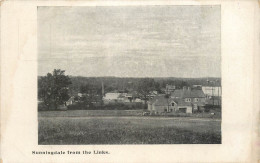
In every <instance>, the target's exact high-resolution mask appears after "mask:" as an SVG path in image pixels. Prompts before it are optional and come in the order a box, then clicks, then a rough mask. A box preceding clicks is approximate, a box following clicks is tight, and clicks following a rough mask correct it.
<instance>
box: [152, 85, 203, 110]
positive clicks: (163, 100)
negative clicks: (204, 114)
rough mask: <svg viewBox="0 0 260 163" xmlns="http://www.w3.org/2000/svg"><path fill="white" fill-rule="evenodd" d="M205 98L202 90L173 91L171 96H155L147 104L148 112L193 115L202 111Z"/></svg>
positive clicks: (184, 89) (185, 89)
mask: <svg viewBox="0 0 260 163" xmlns="http://www.w3.org/2000/svg"><path fill="white" fill-rule="evenodd" d="M205 100H206V96H205V94H204V93H203V91H202V90H199V89H190V88H185V87H184V88H183V89H178V90H175V91H174V92H172V93H171V96H169V98H167V96H166V95H158V96H155V97H154V98H153V99H152V100H150V101H149V102H148V110H150V111H154V112H171V111H178V112H184V113H193V112H195V111H198V110H200V111H203V110H204V106H205Z"/></svg>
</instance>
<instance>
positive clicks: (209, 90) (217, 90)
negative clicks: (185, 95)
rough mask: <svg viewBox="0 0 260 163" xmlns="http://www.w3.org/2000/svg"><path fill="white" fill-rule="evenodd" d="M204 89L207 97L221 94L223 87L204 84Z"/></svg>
mask: <svg viewBox="0 0 260 163" xmlns="http://www.w3.org/2000/svg"><path fill="white" fill-rule="evenodd" d="M202 90H203V92H204V94H205V95H206V96H207V97H211V96H219V97H220V96H221V87H213V86H202Z"/></svg>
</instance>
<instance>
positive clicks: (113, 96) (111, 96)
mask: <svg viewBox="0 0 260 163" xmlns="http://www.w3.org/2000/svg"><path fill="white" fill-rule="evenodd" d="M120 94H121V93H106V94H105V97H104V99H110V100H116V99H117V98H118V96H119V95H120Z"/></svg>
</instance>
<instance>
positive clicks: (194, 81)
mask: <svg viewBox="0 0 260 163" xmlns="http://www.w3.org/2000/svg"><path fill="white" fill-rule="evenodd" d="M70 79H71V82H72V84H71V85H69V93H70V95H77V94H78V92H81V91H82V87H84V86H86V85H87V86H94V87H95V89H96V92H98V94H101V88H102V87H101V85H102V82H103V83H104V89H105V93H106V92H112V91H118V92H126V93H127V92H131V91H138V88H140V87H141V85H143V82H144V80H146V81H148V80H150V82H151V81H152V83H153V85H152V87H151V88H153V89H154V90H156V91H158V92H159V93H162V89H164V88H165V87H166V84H172V85H175V86H176V88H182V87H183V86H192V85H211V84H212V83H208V82H207V79H208V78H174V77H171V78H120V77H81V76H77V77H76V76H70ZM217 79H218V81H219V82H216V83H215V84H214V85H215V86H219V85H220V83H221V82H220V81H221V79H220V78H209V80H217ZM83 92H84V91H83ZM139 92H140V91H139Z"/></svg>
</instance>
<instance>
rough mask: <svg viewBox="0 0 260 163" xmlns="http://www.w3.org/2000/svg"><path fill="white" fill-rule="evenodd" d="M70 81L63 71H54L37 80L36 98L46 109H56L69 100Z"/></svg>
mask: <svg viewBox="0 0 260 163" xmlns="http://www.w3.org/2000/svg"><path fill="white" fill-rule="evenodd" d="M70 84H71V80H70V78H69V77H68V76H66V75H65V71H64V70H60V69H54V71H53V72H52V74H51V73H48V74H47V75H46V76H43V77H40V79H39V80H38V97H39V98H40V99H42V100H43V102H44V104H45V106H46V107H47V108H48V109H57V108H58V106H59V105H62V104H64V103H65V102H66V101H67V100H68V99H69V87H68V86H69V85H70Z"/></svg>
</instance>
